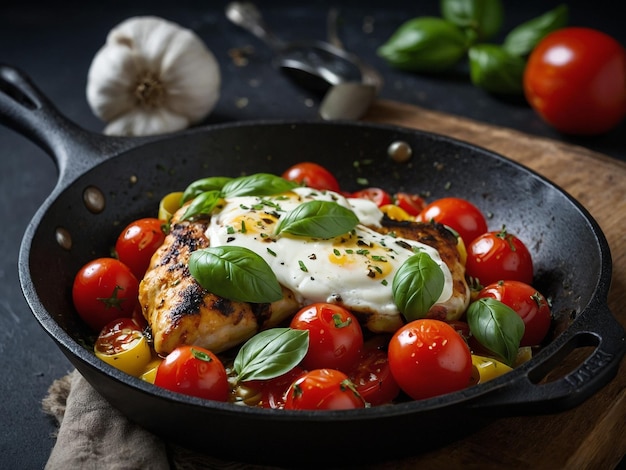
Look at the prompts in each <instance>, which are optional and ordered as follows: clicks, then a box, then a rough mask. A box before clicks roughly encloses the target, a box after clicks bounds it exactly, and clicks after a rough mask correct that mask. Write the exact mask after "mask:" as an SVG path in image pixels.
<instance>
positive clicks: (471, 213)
mask: <svg viewBox="0 0 626 470" xmlns="http://www.w3.org/2000/svg"><path fill="white" fill-rule="evenodd" d="M417 220H418V221H421V222H430V221H431V220H434V221H435V222H439V223H440V224H443V225H446V226H447V227H450V228H451V229H453V230H455V231H456V232H457V233H458V234H459V235H460V237H461V238H462V239H463V242H465V244H466V245H467V244H468V243H470V242H471V241H472V240H474V238H476V237H478V236H479V235H482V234H483V233H485V232H486V231H487V220H486V218H485V216H484V215H483V213H482V212H481V211H480V209H478V208H477V207H476V206H475V205H474V204H472V203H471V202H469V201H467V200H465V199H461V198H458V197H444V198H442V199H437V200H436V201H433V202H431V203H430V204H428V205H427V206H426V207H425V208H424V210H423V211H422V212H420V214H419V216H418V217H417Z"/></svg>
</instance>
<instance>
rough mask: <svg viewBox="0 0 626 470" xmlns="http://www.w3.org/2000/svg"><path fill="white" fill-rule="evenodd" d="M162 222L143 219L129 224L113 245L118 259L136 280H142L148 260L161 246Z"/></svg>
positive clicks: (163, 238) (162, 235)
mask: <svg viewBox="0 0 626 470" xmlns="http://www.w3.org/2000/svg"><path fill="white" fill-rule="evenodd" d="M164 240H165V233H163V221H161V220H159V219H154V218H145V219H139V220H135V221H134V222H131V223H130V224H129V225H128V226H127V227H126V228H125V229H124V230H123V231H122V233H121V234H120V236H119V237H118V239H117V241H116V243H115V252H116V253H117V257H118V259H119V260H120V261H121V262H122V263H124V264H125V265H126V266H128V267H129V268H130V269H131V271H132V272H133V274H134V275H135V276H136V277H137V279H141V278H143V275H144V274H145V273H146V270H147V269H148V265H149V264H150V258H152V255H153V254H154V252H155V251H156V250H157V248H158V247H160V246H161V245H162V244H163V241H164Z"/></svg>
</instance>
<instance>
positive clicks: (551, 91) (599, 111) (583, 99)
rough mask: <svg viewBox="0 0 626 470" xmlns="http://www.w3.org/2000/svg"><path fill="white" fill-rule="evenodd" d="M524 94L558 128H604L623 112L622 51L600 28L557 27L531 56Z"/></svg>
mask: <svg viewBox="0 0 626 470" xmlns="http://www.w3.org/2000/svg"><path fill="white" fill-rule="evenodd" d="M524 93H525V95H526V99H527V100H528V103H529V104H530V106H531V107H532V108H533V109H534V110H535V111H537V113H538V114H539V115H540V116H541V117H542V118H543V119H544V120H545V121H546V122H548V123H549V124H550V125H552V126H554V127H555V128H556V129H558V130H559V131H561V132H564V133H567V134H583V135H594V134H600V133H603V132H607V131H608V130H610V129H612V128H614V127H615V126H617V124H619V123H620V121H621V120H622V119H623V117H624V115H626V50H625V49H624V47H623V46H622V45H621V44H620V43H619V42H617V41H616V40H615V39H614V38H612V37H611V36H609V35H607V34H605V33H603V32H601V31H597V30H594V29H590V28H577V27H571V28H563V29H560V30H557V31H555V32H553V33H551V34H548V35H547V36H546V37H545V38H543V40H541V41H540V42H539V44H537V46H536V47H535V49H534V50H533V51H532V53H531V54H530V56H529V58H528V63H527V65H526V69H525V72H524Z"/></svg>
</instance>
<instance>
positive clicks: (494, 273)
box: [465, 228, 533, 286]
mask: <svg viewBox="0 0 626 470" xmlns="http://www.w3.org/2000/svg"><path fill="white" fill-rule="evenodd" d="M465 271H466V273H467V275H468V276H470V277H472V278H474V279H478V281H479V282H480V284H481V285H483V286H486V285H487V284H492V283H494V282H498V281H502V280H505V279H512V280H515V281H520V282H525V283H526V284H532V282H533V261H532V257H531V255H530V251H528V248H527V247H526V245H525V244H524V242H522V241H521V240H520V239H519V238H517V236H515V235H513V234H511V233H508V232H507V231H506V230H505V229H504V228H503V229H502V230H501V231H499V232H487V233H484V234H483V235H481V236H480V237H478V238H476V239H475V240H474V241H472V242H471V243H470V244H469V246H468V247H467V261H466V264H465Z"/></svg>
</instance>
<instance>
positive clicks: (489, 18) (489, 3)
mask: <svg viewBox="0 0 626 470" xmlns="http://www.w3.org/2000/svg"><path fill="white" fill-rule="evenodd" d="M440 8H441V15H442V16H443V18H444V19H446V20H448V21H451V22H452V23H454V24H456V25H457V26H459V27H461V28H463V29H465V30H470V31H473V32H474V33H475V36H476V39H477V40H479V41H484V40H486V39H489V38H492V37H494V36H495V35H496V34H498V32H499V31H500V28H501V27H502V22H503V19H504V8H503V7H502V1H501V0H441V3H440Z"/></svg>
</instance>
